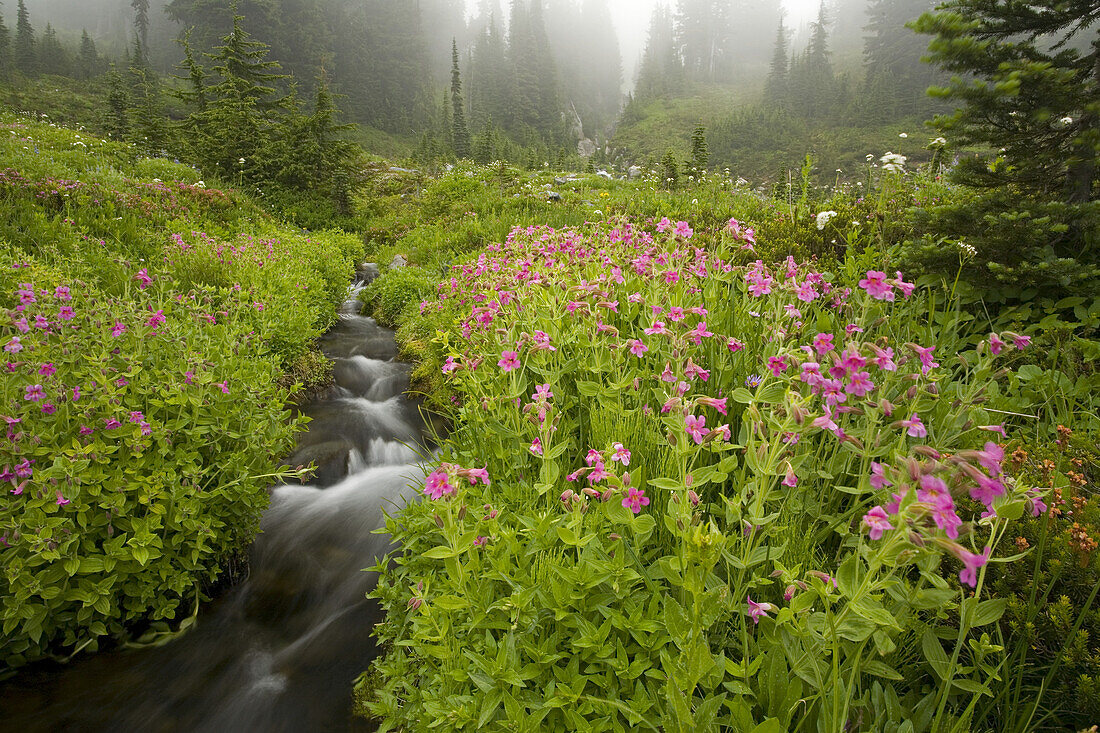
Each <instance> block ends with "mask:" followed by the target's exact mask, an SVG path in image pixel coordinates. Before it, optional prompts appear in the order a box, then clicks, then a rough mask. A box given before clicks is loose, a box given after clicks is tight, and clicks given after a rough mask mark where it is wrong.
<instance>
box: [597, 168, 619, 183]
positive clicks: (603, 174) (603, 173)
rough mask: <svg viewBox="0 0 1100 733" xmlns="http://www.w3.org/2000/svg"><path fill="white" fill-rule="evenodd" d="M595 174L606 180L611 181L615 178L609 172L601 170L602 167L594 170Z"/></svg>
mask: <svg viewBox="0 0 1100 733" xmlns="http://www.w3.org/2000/svg"><path fill="white" fill-rule="evenodd" d="M596 175H597V176H599V177H600V178H603V179H606V180H608V181H612V180H614V179H615V176H613V175H611V174H610V173H608V172H607V171H605V170H603V169H602V168H601V169H600V170H598V171H596Z"/></svg>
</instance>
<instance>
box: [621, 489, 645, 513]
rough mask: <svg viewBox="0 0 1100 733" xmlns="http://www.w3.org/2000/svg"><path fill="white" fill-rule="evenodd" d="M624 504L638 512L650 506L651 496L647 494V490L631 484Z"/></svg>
mask: <svg viewBox="0 0 1100 733" xmlns="http://www.w3.org/2000/svg"><path fill="white" fill-rule="evenodd" d="M623 506H624V507H626V508H627V509H629V510H630V511H632V512H634V513H635V514H637V513H639V512H640V511H642V507H644V506H649V497H648V496H646V495H645V490H643V489H635V488H634V487H633V486H631V487H630V488H628V489H627V490H626V496H624V497H623Z"/></svg>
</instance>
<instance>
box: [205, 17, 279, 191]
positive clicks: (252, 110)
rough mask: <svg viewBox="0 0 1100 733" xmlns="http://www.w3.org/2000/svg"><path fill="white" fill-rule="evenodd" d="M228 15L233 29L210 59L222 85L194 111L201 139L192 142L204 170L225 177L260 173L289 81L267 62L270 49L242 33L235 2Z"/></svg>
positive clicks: (210, 90) (274, 64) (208, 92)
mask: <svg viewBox="0 0 1100 733" xmlns="http://www.w3.org/2000/svg"><path fill="white" fill-rule="evenodd" d="M230 12H232V13H233V25H232V29H231V30H230V31H229V33H228V35H226V36H225V37H223V38H222V44H221V45H220V46H218V47H216V48H215V49H214V53H209V54H206V56H207V57H208V58H209V59H210V60H211V63H212V64H213V71H214V76H215V77H216V78H217V80H218V81H217V82H216V83H215V84H213V85H211V86H210V87H208V88H207V90H206V93H205V99H206V110H205V111H194V112H192V117H193V118H194V119H193V123H194V124H195V126H196V127H197V128H198V129H199V131H200V134H199V136H198V137H197V138H196V139H194V140H193V141H191V144H192V146H193V148H194V152H195V155H196V157H197V159H198V160H199V161H200V165H201V166H202V167H204V168H206V169H209V170H216V171H218V172H219V173H221V174H222V175H224V176H226V177H233V176H234V175H237V174H240V173H242V172H248V173H250V174H252V173H255V172H257V171H259V169H260V168H261V167H262V166H263V165H264V162H265V161H263V160H259V159H258V158H259V157H261V156H262V155H263V152H264V148H265V147H266V144H267V143H268V142H269V141H270V138H271V134H272V131H273V128H275V126H276V125H277V124H278V123H279V113H280V112H282V111H283V110H285V108H286V98H285V97H283V96H281V95H280V94H279V93H278V90H277V85H278V84H279V83H280V82H281V81H282V80H283V79H285V78H286V76H285V75H283V74H279V73H277V70H278V69H279V68H280V67H279V64H278V63H277V62H275V61H269V60H267V55H268V52H269V48H268V46H267V44H265V43H262V42H260V41H255V40H252V37H251V36H250V35H249V34H248V33H247V32H246V31H245V30H244V26H243V21H244V16H242V15H240V13H238V12H237V4H236V2H234V3H233V4H232V6H231V8H230ZM241 160H244V163H241V162H240V161H241Z"/></svg>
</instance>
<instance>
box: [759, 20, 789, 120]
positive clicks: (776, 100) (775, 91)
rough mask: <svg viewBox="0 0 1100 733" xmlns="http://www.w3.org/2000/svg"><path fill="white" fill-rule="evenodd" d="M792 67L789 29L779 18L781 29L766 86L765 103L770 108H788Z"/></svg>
mask: <svg viewBox="0 0 1100 733" xmlns="http://www.w3.org/2000/svg"><path fill="white" fill-rule="evenodd" d="M790 67H791V64H790V59H789V58H788V53H787V29H786V28H784V27H783V16H779V28H778V29H776V32H775V49H774V50H773V51H772V61H771V67H770V68H769V69H768V80H767V82H766V83H765V85H764V101H765V103H766V104H767V105H768V106H769V107H773V108H776V109H781V108H785V107H786V106H787V103H788V101H789V100H788V91H789V90H788V88H787V79H788V75H789V74H790Z"/></svg>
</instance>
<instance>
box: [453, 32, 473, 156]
mask: <svg viewBox="0 0 1100 733" xmlns="http://www.w3.org/2000/svg"><path fill="white" fill-rule="evenodd" d="M451 106H452V108H453V111H452V113H451V139H452V140H453V141H454V150H455V155H457V156H458V157H459V158H469V157H470V128H469V127H467V125H466V105H465V103H464V102H463V101H462V75H461V73H460V72H459V69H458V41H457V40H455V39H451Z"/></svg>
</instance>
